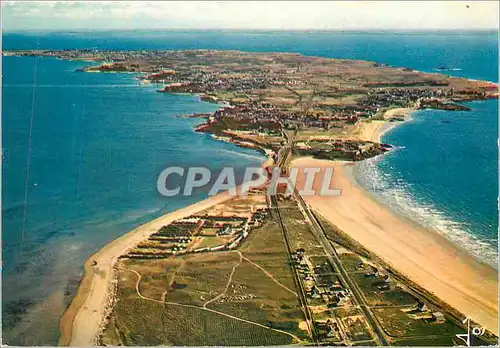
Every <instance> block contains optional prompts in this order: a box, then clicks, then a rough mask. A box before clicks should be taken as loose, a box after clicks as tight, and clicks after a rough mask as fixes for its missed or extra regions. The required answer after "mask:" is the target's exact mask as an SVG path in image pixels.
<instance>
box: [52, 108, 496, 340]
mask: <svg viewBox="0 0 500 348" xmlns="http://www.w3.org/2000/svg"><path fill="white" fill-rule="evenodd" d="M391 111H393V110H392V109H391V110H388V111H387V112H389V113H390V112H391ZM405 112H407V113H408V112H409V109H407V110H406V111H405ZM392 116H393V115H392ZM206 117H207V118H208V117H210V116H206ZM372 122H374V123H373V124H372V126H373V127H372V128H373V129H372V133H371V134H370V132H368V134H370V135H369V138H365V139H364V140H369V141H377V142H380V138H381V137H382V135H383V134H384V133H386V132H388V131H389V130H390V129H393V128H394V127H396V126H398V125H399V124H402V123H403V122H402V121H394V122H391V121H388V120H384V121H372ZM213 137H214V138H215V139H217V140H221V141H228V142H232V143H235V144H236V145H238V146H242V147H249V148H252V149H254V150H258V151H261V152H264V153H266V150H265V149H264V148H262V147H259V146H258V145H255V144H252V143H251V142H245V141H240V140H238V139H234V138H231V137H226V138H224V137H221V136H217V135H214V136H213ZM361 138H363V136H362V137H361ZM203 202H205V201H202V202H199V203H196V204H194V205H192V206H189V207H187V208H185V209H187V210H186V211H194V210H193V209H197V208H196V207H198V206H199V205H200V204H201V205H203V206H206V204H214V203H213V202H214V200H211V201H210V202H212V203H203ZM183 211H184V210H181V211H176V212H174V213H171V214H167V215H166V216H163V217H161V218H159V219H157V220H154V221H152V222H151V223H148V224H146V225H143V226H140V227H139V228H137V229H135V230H134V231H136V232H135V233H134V235H135V237H134V238H133V240H132V239H130V238H131V237H127V238H123V237H125V236H131V235H132V232H130V233H129V234H127V235H125V236H123V237H120V238H118V239H117V240H115V241H113V242H112V243H110V244H109V245H107V246H105V247H104V248H103V249H102V250H101V251H99V252H98V254H96V255H94V256H92V257H91V258H90V259H89V260H88V261H87V263H86V266H85V270H86V273H85V277H84V280H83V281H82V285H81V287H80V288H81V289H82V290H81V291H82V294H83V295H81V294H80V290H79V295H77V297H75V299H74V300H73V303H74V305H73V303H72V305H71V306H70V308H71V309H69V310H68V311H67V313H68V314H65V316H64V317H63V320H62V321H61V331H62V332H63V335H62V336H61V343H62V344H67V343H72V344H92V343H93V342H92V341H89V338H90V336H91V335H90V334H91V332H89V331H87V332H86V331H85V330H84V331H82V333H81V335H82V336H80V337H78V338H73V335H74V329H72V328H70V327H72V326H73V325H79V327H83V326H84V325H88V319H89V315H90V317H91V318H92V322H93V323H94V322H95V321H96V320H97V319H98V316H97V315H98V314H101V316H102V314H103V313H98V314H92V313H91V314H89V313H87V314H86V315H85V314H81V315H82V317H81V318H82V319H77V317H78V315H80V314H79V313H80V311H81V308H83V307H82V306H83V304H82V303H83V302H86V301H88V298H89V297H85V296H88V291H89V290H88V287H89V286H91V287H93V286H94V285H95V282H96V281H97V282H98V283H99V285H98V286H99V289H100V291H102V292H105V291H106V292H107V290H104V289H105V288H106V289H109V284H110V279H111V278H110V274H111V272H112V267H113V265H114V261H115V260H116V257H117V255H118V250H119V252H123V251H124V250H126V248H128V247H130V246H131V244H133V243H135V242H136V241H137V240H138V239H137V238H144V236H146V235H147V233H150V232H151V231H152V230H153V227H152V226H153V225H154V228H156V227H158V226H157V222H158V223H159V221H161V223H165V222H166V221H167V220H168V221H170V220H169V219H170V218H172V217H173V216H178V215H176V214H177V213H179V214H182V212H183ZM172 214H173V215H172ZM179 216H180V215H179ZM165 219H166V220H165ZM139 230H140V231H141V233H137V232H138V231H139ZM119 240H120V241H119ZM125 241H126V243H125ZM116 245H119V248H118V249H117V248H116V247H115V246H116ZM110 248H112V249H113V255H111V254H108V253H107V251H106V250H109V249H110ZM101 254H102V256H101ZM118 256H119V255H118ZM95 257H99V258H100V261H99V265H103V266H104V267H105V268H106V270H105V275H104V277H103V279H99V280H96V279H98V278H95V274H96V273H97V272H94V271H92V270H91V269H89V265H88V263H89V262H90V261H91V260H93V259H95ZM101 258H102V259H101ZM489 272H490V271H489V270H488V273H489ZM89 277H90V278H89ZM89 284H92V285H89ZM82 296H83V297H82ZM98 296H100V297H99V298H98V299H97V300H95V298H93V299H92V300H91V301H94V302H93V304H92V306H93V307H89V308H106V306H109V303H108V301H109V298H108V297H106V298H105V299H104V300H103V298H102V294H99V295H98ZM82 301H83V302H82ZM464 308H465V307H464ZM101 319H102V318H101ZM76 320H79V323H77V322H76ZM483 320H484V318H481V321H483ZM488 321H491V318H488ZM75 323H76V324H75ZM488 325H489V326H490V328H491V327H493V326H492V325H491V324H490V323H488ZM93 326H95V325H94V324H93ZM94 329H95V330H99V328H97V329H96V328H95V327H93V328H91V329H89V330H94ZM79 330H80V329H79ZM492 330H494V328H493V329H492ZM93 333H95V332H93ZM79 335H80V334H79Z"/></svg>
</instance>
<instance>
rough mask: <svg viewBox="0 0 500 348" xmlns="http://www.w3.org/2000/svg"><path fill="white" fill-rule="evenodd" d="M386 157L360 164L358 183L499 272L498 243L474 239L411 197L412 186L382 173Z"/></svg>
mask: <svg viewBox="0 0 500 348" xmlns="http://www.w3.org/2000/svg"><path fill="white" fill-rule="evenodd" d="M395 151H398V149H395ZM384 157H385V156H384V155H382V156H377V157H374V158H370V159H368V160H365V161H362V162H359V163H358V164H357V165H356V167H355V169H354V173H353V174H354V177H355V179H356V181H357V182H358V183H359V184H360V185H361V186H363V187H364V188H365V189H367V190H368V191H369V192H371V193H372V194H373V196H374V197H375V199H377V200H378V201H380V202H381V203H383V204H385V205H387V206H389V207H390V208H391V209H392V210H393V211H395V212H397V213H399V214H401V215H403V216H405V217H408V218H410V219H411V220H413V221H416V222H417V223H419V224H421V225H423V226H425V227H427V228H430V229H433V230H435V231H437V232H438V233H440V234H442V235H443V236H445V237H446V238H447V239H448V240H450V241H451V242H453V243H454V244H456V245H458V246H459V247H461V248H463V249H465V250H466V251H467V252H468V253H469V254H471V255H472V256H474V257H475V258H477V259H478V260H480V261H482V262H484V263H487V264H489V265H491V266H493V267H495V268H498V253H497V241H496V240H495V239H487V238H484V237H479V236H476V235H473V234H472V233H470V231H469V230H468V225H467V223H465V222H457V221H454V220H453V219H451V218H450V217H449V216H447V214H446V213H445V212H443V211H442V210H440V209H438V208H437V207H436V206H435V205H433V204H431V203H428V202H423V201H421V200H418V199H417V198H416V197H415V196H414V195H413V194H412V193H411V190H410V188H411V185H410V184H408V183H407V182H405V181H404V180H402V179H400V178H397V177H396V176H395V175H393V174H392V173H390V172H385V171H381V170H380V169H379V167H378V163H379V162H380V161H381V160H383V158H384Z"/></svg>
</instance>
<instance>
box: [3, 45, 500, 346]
mask: <svg viewBox="0 0 500 348" xmlns="http://www.w3.org/2000/svg"><path fill="white" fill-rule="evenodd" d="M3 54H4V55H23V56H44V57H55V58H59V59H79V60H84V61H88V62H95V63H93V64H92V65H89V66H87V67H85V68H82V69H80V71H81V72H82V73H85V72H103V73H110V72H114V73H123V72H128V73H134V74H137V76H138V77H139V79H140V81H141V83H151V84H156V85H157V86H158V88H157V90H158V92H159V93H195V94H199V95H200V99H201V100H204V101H208V102H215V103H221V108H220V109H219V110H217V111H216V112H215V113H214V114H206V115H205V114H203V115H194V117H200V118H202V119H203V121H202V123H201V124H200V125H198V126H197V128H196V130H197V131H199V132H206V133H209V134H211V135H212V136H214V137H216V138H217V139H220V140H224V141H228V142H233V143H235V144H237V145H239V146H244V147H249V148H253V149H256V150H258V151H262V152H264V153H268V154H273V155H275V156H274V158H275V161H272V163H273V165H274V166H278V167H280V168H281V170H282V171H283V172H287V171H288V170H289V169H290V168H291V167H297V168H304V167H307V166H316V167H320V168H327V167H328V166H334V167H335V169H336V171H335V177H334V178H333V180H334V184H335V186H336V187H339V186H340V187H339V188H341V189H342V190H343V195H341V196H338V197H319V196H314V197H301V196H300V195H299V194H298V192H297V191H296V192H295V193H294V194H293V195H285V194H282V193H280V194H278V195H275V196H269V195H267V194H266V191H265V190H264V189H263V188H261V189H254V190H252V191H251V192H250V194H249V195H248V196H247V197H231V196H230V195H228V194H227V193H223V194H219V195H217V196H214V197H211V198H209V199H207V200H205V201H202V202H199V203H197V204H195V205H192V206H189V207H187V208H184V209H181V210H179V211H176V212H173V213H170V214H167V215H165V216H163V217H160V218H158V219H156V220H154V221H152V222H150V223H147V224H145V225H142V226H139V227H138V228H136V229H135V230H133V231H131V232H129V233H128V234H126V235H124V236H122V237H120V238H118V239H117V240H115V241H113V242H111V243H110V244H108V245H107V246H105V247H104V248H103V249H101V250H100V251H99V252H98V253H96V254H95V255H93V256H92V257H91V258H89V260H88V261H87V263H86V264H85V276H84V278H83V280H82V283H81V285H80V288H79V290H78V293H77V295H76V297H75V299H74V300H73V302H72V304H71V305H70V306H69V308H68V309H67V311H66V313H65V314H64V316H63V318H62V320H61V341H60V343H61V344H63V345H68V344H71V345H93V344H106V345H198V346H202V345H254V346H257V345H285V344H304V345H308V344H318V345H319V344H321V345H384V346H387V345H410V346H425V345H436V344H437V345H457V344H463V342H462V341H460V339H459V338H457V336H456V335H457V334H463V333H465V332H466V330H467V325H468V324H469V322H468V321H470V323H471V325H473V327H478V328H479V329H480V331H481V334H480V335H476V336H474V342H473V344H474V345H493V344H496V342H497V340H498V338H497V337H496V335H498V303H497V285H498V278H497V272H496V270H494V269H493V268H492V267H490V266H488V265H485V264H483V263H481V262H479V261H478V260H476V259H474V258H473V257H471V256H470V255H468V254H467V253H466V252H465V251H464V250H462V249H460V247H459V246H456V245H454V244H452V243H451V242H450V241H448V240H447V239H445V238H444V237H443V236H441V235H439V234H437V232H435V231H431V230H428V229H425V228H423V227H422V226H418V225H416V224H415V223H414V222H412V221H409V220H408V219H405V218H403V217H401V216H398V215H397V214H395V213H393V212H391V211H390V210H389V209H388V208H387V207H384V206H382V205H381V204H379V203H377V202H375V201H374V200H373V199H372V198H371V197H370V195H369V194H368V193H366V192H364V191H363V189H362V188H360V187H359V186H357V184H356V183H355V182H354V181H353V180H352V177H351V176H350V175H349V170H350V169H349V168H350V166H351V165H352V163H353V162H354V161H361V160H364V159H367V158H370V157H373V156H377V155H380V154H383V153H384V152H386V151H390V149H391V145H390V144H383V143H381V142H380V134H381V132H383V131H385V130H386V129H388V128H389V127H391V126H393V125H396V124H398V123H400V122H403V121H404V120H405V119H407V117H408V114H409V112H411V110H416V109H422V108H436V109H443V110H449V111H450V112H455V111H465V112H466V111H467V110H468V107H467V106H465V105H463V104H462V102H465V101H472V100H484V99H489V98H498V86H497V85H495V84H492V83H490V82H483V81H472V80H467V79H463V78H454V77H450V76H446V75H442V74H429V73H422V72H418V71H414V70H412V69H408V68H394V67H390V66H387V65H385V64H382V63H378V62H368V61H356V60H345V59H327V58H319V57H306V56H302V55H299V54H294V53H249V52H238V51H213V50H189V51H100V50H62V51H61V50H28V51H6V52H4V53H3ZM299 178H300V180H302V182H303V175H302V174H300V175H299ZM300 180H299V181H300Z"/></svg>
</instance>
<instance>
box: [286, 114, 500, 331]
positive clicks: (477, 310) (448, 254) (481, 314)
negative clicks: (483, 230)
mask: <svg viewBox="0 0 500 348" xmlns="http://www.w3.org/2000/svg"><path fill="white" fill-rule="evenodd" d="M411 111H412V109H403V108H400V109H392V110H389V111H387V112H386V114H385V115H384V116H385V117H384V118H390V117H393V116H408V115H409V113H410V112H411ZM399 124H401V122H388V121H385V120H381V121H372V122H369V123H365V124H363V125H362V129H361V132H360V137H361V138H363V139H365V140H371V141H378V142H380V137H381V136H382V134H383V133H384V132H386V131H387V130H388V129H391V128H393V127H395V126H397V125H399ZM353 165H354V164H353V163H349V162H341V161H325V160H316V159H312V158H301V159H298V160H295V161H294V162H293V166H296V167H299V168H300V167H321V168H326V167H334V175H333V178H332V182H331V185H330V187H332V188H339V189H341V190H342V194H341V195H340V196H305V197H304V199H305V200H306V202H307V203H308V204H310V205H311V206H312V207H313V208H315V209H316V210H317V211H318V212H320V213H321V214H322V215H323V216H324V217H325V218H326V219H328V220H329V221H330V222H331V223H333V224H334V225H336V226H337V227H338V228H340V229H341V230H342V231H344V232H345V233H347V234H348V235H349V236H350V237H352V238H353V239H354V240H356V241H357V242H359V243H360V244H362V245H363V246H364V247H365V248H366V249H368V250H370V251H372V252H374V253H375V254H377V255H378V256H379V257H381V258H382V259H383V260H384V261H385V262H387V263H388V264H389V265H391V267H393V268H394V269H396V270H398V271H399V272H401V273H402V274H404V275H405V276H407V277H408V278H409V279H411V280H413V281H414V282H415V283H417V284H419V285H420V286H422V287H424V288H425V289H427V290H428V291H430V292H432V293H434V294H435V295H436V296H437V297H439V298H440V299H441V300H442V301H444V302H446V303H448V304H449V305H451V306H453V307H455V308H456V309H458V310H459V311H461V312H462V313H464V314H465V315H467V316H469V317H470V318H472V319H473V320H475V321H477V322H478V323H480V324H481V325H483V326H485V327H486V328H487V329H488V330H490V331H491V332H493V333H495V334H497V335H498V272H497V270H496V269H494V268H493V267H491V266H489V265H486V264H484V263H482V262H480V261H478V260H477V259H475V258H474V257H472V256H471V255H469V254H468V253H467V252H466V251H465V250H464V249H462V248H460V247H459V246H457V245H455V244H453V243H452V242H451V241H449V240H448V239H446V238H445V237H444V236H442V235H441V234H439V233H438V232H437V231H433V230H430V229H427V228H425V227H423V226H421V225H419V224H417V223H416V222H414V221H412V220H410V219H408V218H406V217H402V216H400V215H398V214H396V213H395V212H393V211H392V210H390V209H389V208H388V207H387V206H385V205H383V204H381V203H380V202H378V201H376V200H375V199H374V198H373V196H372V195H371V194H370V193H369V192H367V191H366V190H365V189H364V188H362V187H361V186H360V185H359V184H358V183H357V182H356V181H355V179H354V177H353V175H352V166H353ZM300 181H301V178H300V174H299V180H298V185H299V186H300Z"/></svg>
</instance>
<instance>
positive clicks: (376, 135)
mask: <svg viewBox="0 0 500 348" xmlns="http://www.w3.org/2000/svg"><path fill="white" fill-rule="evenodd" d="M412 111H414V109H411V108H395V109H390V110H387V111H386V112H385V113H384V120H371V121H370V122H362V123H361V125H360V130H359V134H358V138H359V139H360V140H366V141H373V142H377V143H380V142H381V141H380V138H381V137H382V135H383V134H384V133H385V132H387V131H389V130H390V129H392V128H394V127H396V126H398V125H400V124H401V123H403V122H402V121H394V122H390V121H389V120H390V119H391V118H393V117H398V118H399V117H404V118H405V119H406V118H407V117H408V116H409V115H410V113H411V112H412Z"/></svg>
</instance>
